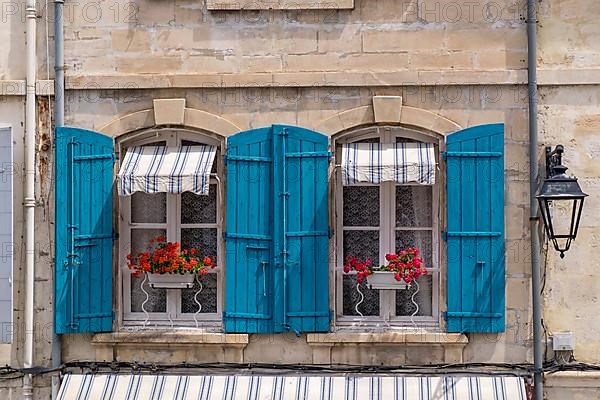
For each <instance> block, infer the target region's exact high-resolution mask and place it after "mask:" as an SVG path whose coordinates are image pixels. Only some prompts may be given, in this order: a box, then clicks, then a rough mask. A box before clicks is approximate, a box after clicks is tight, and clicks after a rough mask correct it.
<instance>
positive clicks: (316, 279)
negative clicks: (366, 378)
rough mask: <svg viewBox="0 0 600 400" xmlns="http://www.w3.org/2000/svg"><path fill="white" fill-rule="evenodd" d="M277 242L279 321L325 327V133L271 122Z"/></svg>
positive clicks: (307, 328)
mask: <svg viewBox="0 0 600 400" xmlns="http://www.w3.org/2000/svg"><path fill="white" fill-rule="evenodd" d="M273 132H274V138H275V139H274V140H275V154H278V155H280V156H279V157H277V161H276V164H275V165H274V170H275V193H274V204H275V214H274V215H275V218H274V220H275V221H280V222H281V223H276V228H275V248H280V249H281V250H280V251H279V252H278V253H279V254H281V259H280V261H279V262H280V263H281V264H282V266H283V268H282V269H280V270H278V271H279V272H280V273H281V274H282V275H283V276H281V278H280V279H277V281H280V282H283V283H284V285H283V287H281V288H279V289H280V290H281V291H283V293H281V292H280V291H276V293H277V294H279V298H281V299H282V301H277V302H276V304H277V305H278V306H279V307H281V314H280V313H278V315H283V317H284V320H283V321H282V322H283V327H284V329H286V330H291V331H294V332H327V331H328V330H329V270H328V268H329V266H328V261H329V257H328V241H329V224H328V221H329V217H328V180H327V176H328V172H327V171H328V167H329V158H330V153H329V139H328V138H327V137H326V136H324V135H321V134H320V133H317V132H313V131H309V130H307V129H303V128H298V127H295V126H283V125H274V126H273Z"/></svg>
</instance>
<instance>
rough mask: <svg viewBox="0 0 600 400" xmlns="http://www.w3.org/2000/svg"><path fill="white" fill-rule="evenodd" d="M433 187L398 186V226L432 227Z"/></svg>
mask: <svg viewBox="0 0 600 400" xmlns="http://www.w3.org/2000/svg"><path fill="white" fill-rule="evenodd" d="M431 212H432V187H431V186H400V185H399V186H396V226H399V227H431V226H432V223H433V222H432V218H431Z"/></svg>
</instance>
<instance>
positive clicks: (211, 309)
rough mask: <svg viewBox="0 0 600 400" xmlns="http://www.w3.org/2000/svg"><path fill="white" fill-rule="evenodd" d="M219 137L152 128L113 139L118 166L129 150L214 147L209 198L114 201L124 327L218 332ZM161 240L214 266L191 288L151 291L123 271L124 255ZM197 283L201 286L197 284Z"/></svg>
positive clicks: (144, 196)
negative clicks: (209, 260)
mask: <svg viewBox="0 0 600 400" xmlns="http://www.w3.org/2000/svg"><path fill="white" fill-rule="evenodd" d="M224 143H225V141H224V138H221V137H219V136H217V135H213V134H210V133H205V132H199V131H192V130H187V129H180V128H164V129H151V130H145V131H140V132H136V133H134V134H129V135H125V136H123V137H120V138H119V139H118V140H117V143H116V146H117V151H118V152H119V154H120V157H119V159H120V162H123V157H124V155H125V154H126V152H127V149H128V148H131V147H133V146H172V147H178V146H198V145H208V146H216V156H215V158H214V162H213V165H212V169H211V173H210V180H209V191H208V195H198V194H195V193H192V192H190V191H186V192H183V193H178V194H177V193H165V192H162V193H153V194H150V193H144V192H139V191H138V192H135V193H133V194H132V195H130V196H119V207H118V209H119V217H118V225H119V256H118V268H119V275H120V282H121V290H120V299H121V302H120V307H122V312H121V313H120V318H121V324H122V325H123V326H125V327H126V326H139V325H144V326H149V327H154V326H157V327H158V326H173V325H177V326H196V325H197V324H198V326H200V325H201V327H202V328H208V329H210V328H211V327H213V328H215V329H220V327H221V315H222V309H223V300H222V299H223V274H224V262H223V259H224V250H223V243H222V222H223V218H224V217H223V213H224V209H223V207H224V206H223V200H224V195H223V193H224V187H223V180H222V177H223V173H224V171H223V162H222V157H221V155H222V153H223V148H224ZM158 236H165V237H166V240H167V241H170V242H178V243H180V244H181V248H182V249H187V248H195V249H198V250H200V252H202V255H203V256H209V257H211V258H212V259H213V260H215V261H216V265H217V267H216V268H215V269H213V270H211V271H210V273H209V274H208V275H206V276H203V277H202V278H201V279H200V280H199V281H196V282H195V283H194V284H193V287H191V288H185V289H172V288H152V287H150V285H149V284H148V282H147V281H145V274H142V275H141V276H139V277H136V276H134V275H132V274H131V271H129V270H128V268H127V258H126V257H127V255H128V254H138V253H139V252H141V251H144V249H145V248H146V246H147V245H148V243H149V242H150V240H151V239H152V238H155V237H158ZM200 283H201V285H200Z"/></svg>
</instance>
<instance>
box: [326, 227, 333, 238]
mask: <svg viewBox="0 0 600 400" xmlns="http://www.w3.org/2000/svg"><path fill="white" fill-rule="evenodd" d="M327 237H328V238H329V239H331V238H332V237H333V229H331V227H329V228H327Z"/></svg>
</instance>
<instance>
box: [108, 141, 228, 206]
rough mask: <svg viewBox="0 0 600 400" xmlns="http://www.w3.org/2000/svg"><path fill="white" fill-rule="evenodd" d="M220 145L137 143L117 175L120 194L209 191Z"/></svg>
mask: <svg viewBox="0 0 600 400" xmlns="http://www.w3.org/2000/svg"><path fill="white" fill-rule="evenodd" d="M216 151H217V148H216V146H205V145H200V146H178V147H175V146H135V147H130V148H128V149H127V153H126V154H125V159H124V160H123V164H122V165H121V170H120V171H119V174H118V177H117V190H118V193H119V195H120V196H129V195H131V194H133V193H135V192H144V193H161V192H165V193H183V192H193V193H195V194H202V195H208V188H209V177H210V170H211V168H212V164H213V162H214V159H215V154H216Z"/></svg>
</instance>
